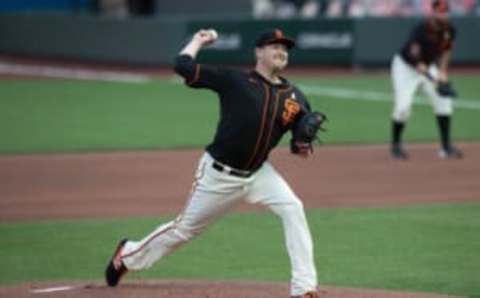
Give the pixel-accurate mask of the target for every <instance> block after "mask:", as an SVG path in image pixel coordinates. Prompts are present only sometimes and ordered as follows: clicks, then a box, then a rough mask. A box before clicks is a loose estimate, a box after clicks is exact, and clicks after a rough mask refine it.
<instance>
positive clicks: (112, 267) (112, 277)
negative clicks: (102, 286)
mask: <svg viewBox="0 0 480 298" xmlns="http://www.w3.org/2000/svg"><path fill="white" fill-rule="evenodd" d="M127 241H128V240H127V239H122V240H121V241H120V242H119V243H118V245H117V248H116V249H115V253H114V254H113V256H112V259H111V260H110V262H109V263H108V265H107V268H106V269H105V280H106V281H107V284H108V285H109V286H110V287H115V286H116V285H117V284H118V282H119V281H120V279H121V278H122V276H123V275H125V273H127V272H128V269H127V267H125V265H124V264H123V262H122V259H121V252H122V250H123V247H124V246H125V243H126V242H127Z"/></svg>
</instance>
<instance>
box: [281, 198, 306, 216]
mask: <svg viewBox="0 0 480 298" xmlns="http://www.w3.org/2000/svg"><path fill="white" fill-rule="evenodd" d="M284 210H285V212H286V213H288V214H295V213H302V214H303V212H304V208H303V203H302V201H300V200H299V199H296V200H294V201H292V202H291V203H289V204H288V205H286V206H285V208H284Z"/></svg>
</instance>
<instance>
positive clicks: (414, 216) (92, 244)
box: [0, 203, 480, 296]
mask: <svg viewBox="0 0 480 298" xmlns="http://www.w3.org/2000/svg"><path fill="white" fill-rule="evenodd" d="M478 214H480V204H479V203H463V204H440V205H432V206H409V207H401V208H375V209H327V210H312V211H309V212H308V217H309V221H310V226H311V230H312V234H313V236H314V242H315V254H316V262H317V266H318V269H319V278H320V283H321V284H323V285H335V286H348V287H365V288H384V289H394V290H411V291H426V292H437V293H446V294H454V295H465V296H474V295H478V294H479V293H480V276H479V274H478V268H480V255H479V253H478V252H479V251H480V237H478V231H479V230H480V217H479V216H478ZM163 220H166V218H164V217H163V218H140V219H122V220H101V221H100V220H90V221H87V220H78V221H73V220H72V221H50V222H32V223H2V224H0V233H1V235H2V237H1V240H0V241H1V245H0V264H2V266H0V283H1V284H12V283H19V282H26V281H42V280H72V279H88V280H92V279H94V280H95V279H97V280H100V279H102V278H103V276H102V274H103V269H104V265H105V264H106V261H107V259H108V258H109V257H110V255H111V253H112V249H113V247H114V245H115V243H116V241H117V240H118V239H119V238H121V237H123V236H125V235H128V236H129V237H132V238H139V237H142V236H144V235H146V234H147V233H148V232H150V231H151V230H152V229H153V228H154V227H156V226H157V225H158V224H159V223H160V222H162V221H163ZM259 239H261V240H259ZM130 278H207V279H210V278H211V279H243V280H245V279H252V280H265V281H271V280H273V281H284V282H286V281H288V279H289V263H288V259H287V256H286V252H285V250H284V245H283V235H282V229H281V224H280V222H279V220H278V219H277V218H276V217H274V216H273V215H271V214H269V213H268V214H264V213H255V214H231V215H227V216H226V218H224V219H223V220H221V221H220V222H219V223H217V224H215V225H214V226H212V227H211V229H209V230H208V231H207V232H206V233H205V234H203V235H202V236H201V237H199V238H197V239H196V240H194V241H193V242H191V243H190V244H188V245H186V246H184V247H182V248H181V249H180V250H179V251H177V252H176V253H175V254H172V255H170V256H169V257H167V258H166V259H164V260H162V261H161V262H160V263H159V264H157V265H155V266H154V267H153V268H152V269H150V270H148V271H145V272H142V273H135V274H131V275H130Z"/></svg>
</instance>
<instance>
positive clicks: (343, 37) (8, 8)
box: [0, 0, 480, 68]
mask: <svg viewBox="0 0 480 298" xmlns="http://www.w3.org/2000/svg"><path fill="white" fill-rule="evenodd" d="M450 2H451V16H452V19H453V23H454V24H455V26H457V29H458V33H459V34H458V38H457V41H456V47H455V51H454V55H453V63H454V64H455V65H471V64H478V63H479V62H480V39H479V38H478V32H480V18H479V16H480V4H479V2H478V1H477V0H452V1H450ZM429 12H430V0H238V1H217V0H204V1H190V0H177V1H164V0H149V1H148V0H39V1H34V0H22V1H15V0H3V1H0V53H2V54H4V55H17V56H18V55H20V56H28V57H42V58H45V57H48V58H55V59H60V58H61V59H67V60H72V59H73V60H76V61H90V62H92V61H93V62H107V63H122V64H126V65H137V66H138V65H141V66H153V67H158V66H168V65H170V64H171V61H172V58H173V56H174V55H175V54H176V53H177V51H178V50H179V48H180V47H181V45H182V43H183V42H184V41H185V40H186V38H188V36H190V34H191V33H192V32H193V31H194V30H197V29H198V28H200V27H215V28H216V29H217V30H218V31H219V33H220V39H219V41H218V42H217V44H216V45H215V46H213V47H212V48H211V49H210V50H208V51H206V54H205V55H202V59H204V61H208V62H221V63H228V64H246V63H251V62H253V61H252V60H253V55H252V51H251V47H252V46H253V39H254V36H255V34H256V33H257V31H258V30H261V29H264V28H266V27H275V26H280V27H282V28H283V29H284V30H285V31H286V32H287V33H289V34H290V35H293V36H294V37H295V38H296V40H297V43H298V49H297V50H296V51H297V53H298V54H297V55H295V59H292V63H293V64H301V65H308V66H318V65H341V66H346V67H347V68H348V67H356V68H357V67H372V66H382V67H384V66H388V64H389V62H390V58H391V56H392V55H393V53H395V51H397V49H398V48H399V47H400V45H401V43H402V42H403V41H404V39H405V37H406V36H407V34H408V32H409V29H410V28H411V27H412V26H413V25H414V24H415V22H416V21H418V18H419V17H421V16H423V15H426V14H428V13H429Z"/></svg>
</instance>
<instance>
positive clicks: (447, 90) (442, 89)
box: [437, 82, 457, 97]
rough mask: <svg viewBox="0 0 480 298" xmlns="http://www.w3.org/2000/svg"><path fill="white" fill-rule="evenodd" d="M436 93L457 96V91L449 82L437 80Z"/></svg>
mask: <svg viewBox="0 0 480 298" xmlns="http://www.w3.org/2000/svg"><path fill="white" fill-rule="evenodd" d="M437 93H438V94H439V95H440V96H442V97H457V91H455V89H454V88H453V86H452V84H450V82H439V83H438V84H437Z"/></svg>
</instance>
